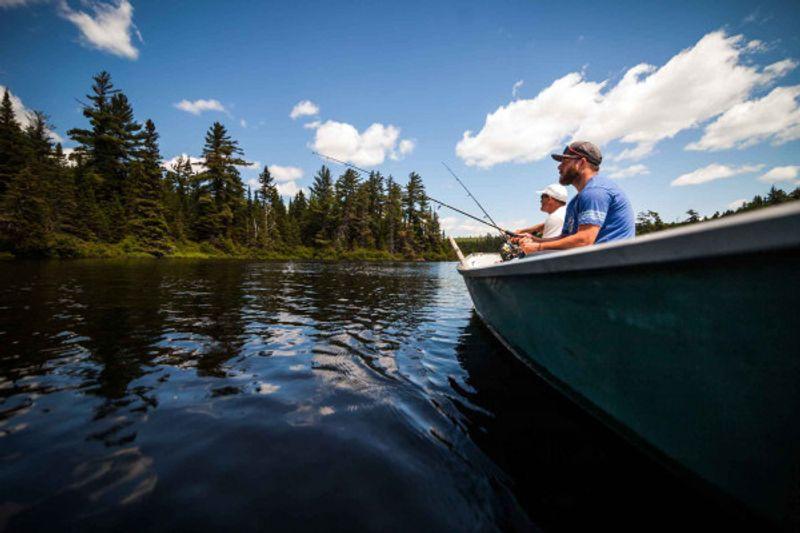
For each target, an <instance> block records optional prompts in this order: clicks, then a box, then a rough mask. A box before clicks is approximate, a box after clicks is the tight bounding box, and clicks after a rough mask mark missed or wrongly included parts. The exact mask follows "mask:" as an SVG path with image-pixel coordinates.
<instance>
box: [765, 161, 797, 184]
mask: <svg viewBox="0 0 800 533" xmlns="http://www.w3.org/2000/svg"><path fill="white" fill-rule="evenodd" d="M798 175H800V166H798V165H789V166H785V167H775V168H773V169H771V170H770V171H769V172H767V173H765V174H764V175H762V176H759V177H758V179H759V181H763V182H765V183H778V182H781V181H789V182H794V181H797V176H798Z"/></svg>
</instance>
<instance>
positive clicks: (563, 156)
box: [550, 154, 580, 161]
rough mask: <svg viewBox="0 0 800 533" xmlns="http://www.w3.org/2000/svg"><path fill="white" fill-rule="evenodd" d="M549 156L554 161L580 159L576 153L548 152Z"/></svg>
mask: <svg viewBox="0 0 800 533" xmlns="http://www.w3.org/2000/svg"><path fill="white" fill-rule="evenodd" d="M550 157H552V158H553V159H555V160H556V161H563V160H565V159H580V157H578V156H576V155H569V154H550Z"/></svg>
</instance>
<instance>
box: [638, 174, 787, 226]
mask: <svg viewBox="0 0 800 533" xmlns="http://www.w3.org/2000/svg"><path fill="white" fill-rule="evenodd" d="M792 200H800V187H796V188H795V189H794V190H793V191H791V192H786V191H784V190H783V189H778V188H777V187H775V186H774V185H773V186H772V187H770V189H769V192H768V193H767V194H766V195H765V196H761V195H760V194H757V195H756V196H754V197H753V199H752V200H749V201H745V202H743V203H742V205H741V206H739V207H737V208H736V209H726V210H725V211H722V212H720V211H716V212H714V214H713V215H711V216H706V217H703V216H700V213H698V212H697V211H696V210H694V209H689V210H688V211H686V218H685V219H683V220H676V221H674V222H664V221H663V220H662V219H661V215H659V214H658V213H657V212H656V211H641V212H639V214H638V215H637V216H636V235H645V234H647V233H653V232H654V231H661V230H665V229H670V228H677V227H679V226H685V225H687V224H695V223H697V222H704V221H706V220H716V219H718V218H722V217H727V216H731V215H735V214H737V213H746V212H747V211H755V210H756V209H762V208H764V207H769V206H771V205H778V204H783V203H786V202H791V201H792Z"/></svg>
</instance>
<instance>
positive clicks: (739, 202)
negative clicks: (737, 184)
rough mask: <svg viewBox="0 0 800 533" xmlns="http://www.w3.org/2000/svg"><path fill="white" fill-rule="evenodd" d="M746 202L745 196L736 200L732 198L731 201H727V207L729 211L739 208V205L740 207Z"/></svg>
mask: <svg viewBox="0 0 800 533" xmlns="http://www.w3.org/2000/svg"><path fill="white" fill-rule="evenodd" d="M746 203H747V200H746V199H745V198H739V199H738V200H734V201H732V202H731V203H729V204H728V205H727V207H728V209H730V210H731V211H736V210H737V209H739V208H740V207H742V206H743V205H744V204H746Z"/></svg>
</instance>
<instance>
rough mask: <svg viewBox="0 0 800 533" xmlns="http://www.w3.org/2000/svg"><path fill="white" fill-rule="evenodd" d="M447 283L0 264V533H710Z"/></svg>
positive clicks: (695, 506)
mask: <svg viewBox="0 0 800 533" xmlns="http://www.w3.org/2000/svg"><path fill="white" fill-rule="evenodd" d="M729 511H730V510H729V509H723V508H722V507H721V506H720V504H718V503H716V501H715V500H713V499H712V498H710V497H709V496H707V495H706V494H705V493H703V492H700V491H698V490H697V489H695V488H694V487H693V485H691V484H690V483H687V482H686V481H684V480H682V479H679V478H677V477H676V476H674V475H673V474H671V473H670V472H669V471H667V470H666V469H664V468H662V467H661V466H660V465H659V464H656V463H655V462H654V461H652V460H650V459H649V458H648V457H645V456H644V455H643V454H641V453H639V452H638V451H637V450H636V449H635V448H633V447H632V446H630V445H629V444H628V443H627V442H625V441H623V440H621V439H620V438H618V437H617V436H616V435H615V434H613V433H611V432H610V431H608V430H607V429H606V428H605V427H604V426H602V425H601V424H599V423H598V422H596V421H595V420H594V419H592V418H590V417H589V416H588V415H586V414H584V413H583V412H582V411H580V410H579V409H577V408H576V407H575V406H573V405H572V404H571V403H569V402H568V401H567V400H565V399H563V398H562V397H561V396H559V395H558V394H557V393H555V392H554V391H553V390H551V389H550V388H549V387H548V386H547V385H546V384H544V383H543V382H542V381H540V380H539V379H538V378H537V376H535V375H534V374H533V373H532V372H531V371H529V370H528V369H527V367H525V366H523V365H522V364H521V363H519V362H518V361H517V360H516V359H514V357H513V356H512V355H511V354H509V353H508V352H506V351H505V350H504V349H503V348H502V346H500V345H498V343H497V342H496V341H495V340H494V339H493V338H492V337H491V336H490V334H489V333H487V332H486V331H485V330H484V328H483V327H482V326H481V325H480V323H479V322H478V320H477V319H476V317H475V316H474V313H473V311H472V309H471V302H470V300H469V296H468V294H467V291H466V289H465V287H464V284H463V281H462V280H461V278H460V277H459V276H458V274H457V273H456V272H455V269H454V265H453V264H421V265H417V264H401V265H396V264H379V265H375V264H338V265H333V264H315V263H254V262H236V261H220V262H214V261H202V262H190V261H183V262H181V261H141V262H136V261H133V262H131V261H128V262H102V261H93V262H63V263H12V262H6V263H3V264H0V530H2V529H3V528H4V527H5V528H6V529H7V530H11V531H16V530H45V529H47V530H52V529H54V528H58V529H61V530H76V531H77V530H80V531H86V530H101V529H102V530H108V529H112V528H113V529H122V530H135V531H144V530H160V531H172V530H203V531H207V530H220V529H225V530H234V529H246V530H253V529H261V530H263V529H271V530H289V529H293V530H297V529H304V530H322V529H325V530H330V529H340V530H427V531H470V530H479V531H485V530H535V529H537V528H541V529H544V530H557V531H561V530H572V529H575V528H585V527H593V528H594V527H614V528H616V529H640V530H641V529H650V530H651V529H660V528H666V529H669V528H673V527H685V526H686V525H694V526H706V527H715V528H718V527H727V526H728V525H735V524H736V518H735V517H733V516H732V515H731V513H730V512H729Z"/></svg>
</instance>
